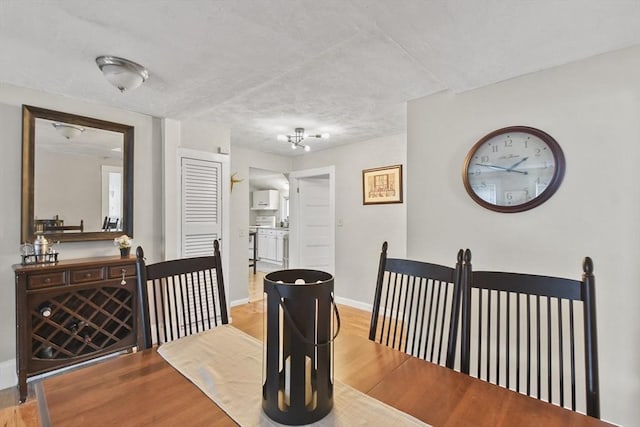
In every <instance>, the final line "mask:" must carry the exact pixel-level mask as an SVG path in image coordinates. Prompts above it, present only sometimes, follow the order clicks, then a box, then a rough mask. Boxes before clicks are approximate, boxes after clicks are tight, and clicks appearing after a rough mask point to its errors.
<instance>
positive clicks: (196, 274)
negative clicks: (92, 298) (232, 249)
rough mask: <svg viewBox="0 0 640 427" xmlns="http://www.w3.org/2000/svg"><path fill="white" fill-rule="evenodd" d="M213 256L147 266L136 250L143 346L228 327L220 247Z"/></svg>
mask: <svg viewBox="0 0 640 427" xmlns="http://www.w3.org/2000/svg"><path fill="white" fill-rule="evenodd" d="M213 246H214V254H213V255H211V256H204V257H194V258H183V259H176V260H170V261H163V262H158V263H155V264H150V265H146V264H145V261H144V251H143V250H142V248H141V247H139V246H138V248H137V250H136V257H137V259H136V268H137V274H138V278H137V279H138V294H139V300H140V308H141V317H142V320H143V321H142V323H143V330H142V333H141V337H140V339H141V341H142V342H141V346H142V347H143V348H150V347H151V346H152V345H153V343H154V342H155V343H156V344H157V345H160V344H162V343H165V342H169V341H172V340H175V339H177V338H181V337H184V336H187V335H191V334H194V333H198V332H202V331H205V330H208V329H211V328H213V327H216V326H218V325H220V324H227V323H229V317H228V312H227V300H226V297H225V290H224V276H223V274H222V261H221V259H220V246H219V243H218V241H217V240H215V241H214V245H213Z"/></svg>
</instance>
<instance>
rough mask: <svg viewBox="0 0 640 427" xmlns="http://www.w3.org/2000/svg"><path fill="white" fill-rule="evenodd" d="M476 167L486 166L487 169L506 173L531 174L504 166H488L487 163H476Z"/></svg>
mask: <svg viewBox="0 0 640 427" xmlns="http://www.w3.org/2000/svg"><path fill="white" fill-rule="evenodd" d="M476 165H478V166H484V167H486V168H491V169H497V170H500V171H505V172H515V173H521V174H523V175H528V174H529V172H527V171H517V170H512V169H511V168H505V167H503V166H496V165H488V164H486V163H476Z"/></svg>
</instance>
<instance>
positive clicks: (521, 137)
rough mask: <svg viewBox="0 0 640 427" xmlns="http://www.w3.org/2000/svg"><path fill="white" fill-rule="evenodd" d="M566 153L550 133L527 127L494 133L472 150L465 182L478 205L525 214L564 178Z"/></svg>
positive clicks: (466, 167) (542, 200) (511, 128)
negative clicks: (523, 212)
mask: <svg viewBox="0 0 640 427" xmlns="http://www.w3.org/2000/svg"><path fill="white" fill-rule="evenodd" d="M564 168H565V164H564V154H563V153H562V149H561V148H560V146H559V145H558V143H557V142H556V141H555V140H554V139H553V138H552V137H551V136H550V135H549V134H547V133H545V132H543V131H541V130H539V129H535V128H530V127H526V126H511V127H507V128H504V129H499V130H496V131H494V132H491V133H490V134H488V135H487V136H485V137H484V138H482V139H481V140H480V141H478V143H476V145H475V146H474V147H473V148H472V149H471V151H469V154H468V155H467V158H466V160H465V165H464V168H463V172H462V174H463V176H462V179H463V181H464V185H465V188H466V189H467V192H468V193H469V195H470V196H471V198H473V199H474V200H475V201H476V202H477V203H479V204H480V205H482V206H484V207H485V208H487V209H491V210H494V211H497V212H522V211H525V210H528V209H531V208H534V207H536V206H538V205H540V204H541V203H543V202H545V201H546V200H548V199H549V198H550V197H551V196H552V195H553V193H555V191H556V190H557V189H558V187H559V186H560V183H561V182H562V178H563V176H564Z"/></svg>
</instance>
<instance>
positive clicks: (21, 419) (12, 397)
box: [0, 385, 41, 427]
mask: <svg viewBox="0 0 640 427" xmlns="http://www.w3.org/2000/svg"><path fill="white" fill-rule="evenodd" d="M18 399H19V396H18V389H17V388H16V387H11V388H7V389H4V390H0V427H31V426H40V425H41V424H40V417H39V416H38V401H37V399H36V396H35V392H34V388H33V386H32V385H30V386H29V394H28V397H27V401H26V402H25V403H23V404H22V405H20V404H18Z"/></svg>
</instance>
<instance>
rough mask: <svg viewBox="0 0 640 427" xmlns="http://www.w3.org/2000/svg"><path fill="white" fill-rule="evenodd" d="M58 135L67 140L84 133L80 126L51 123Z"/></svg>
mask: <svg viewBox="0 0 640 427" xmlns="http://www.w3.org/2000/svg"><path fill="white" fill-rule="evenodd" d="M51 125H52V126H53V127H54V128H55V129H56V130H57V131H58V133H59V134H60V135H62V136H64V137H65V138H67V139H73V138H75V137H76V136H78V135H80V134H81V133H82V132H84V128H83V127H81V126H76V125H70V124H68V123H51Z"/></svg>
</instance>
